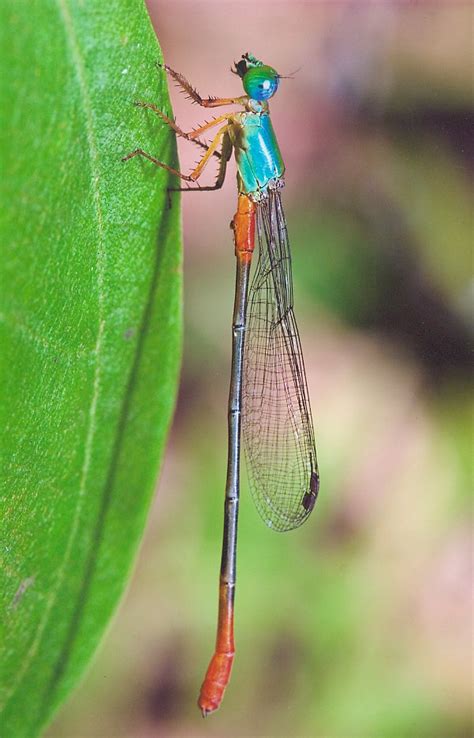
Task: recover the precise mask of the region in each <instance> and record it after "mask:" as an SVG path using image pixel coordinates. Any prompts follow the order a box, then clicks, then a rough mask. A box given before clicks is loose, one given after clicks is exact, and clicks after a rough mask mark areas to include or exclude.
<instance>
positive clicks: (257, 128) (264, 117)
mask: <svg viewBox="0 0 474 738" xmlns="http://www.w3.org/2000/svg"><path fill="white" fill-rule="evenodd" d="M235 118H237V121H236V124H235V125H234V126H233V130H232V131H231V134H230V135H231V140H232V143H233V145H234V149H235V158H236V160H237V168H238V170H239V188H240V190H241V192H243V193H245V194H252V195H254V197H255V199H259V198H260V197H262V196H264V195H265V193H266V191H267V189H268V187H269V186H271V185H272V184H276V183H277V181H278V180H279V179H280V178H281V177H283V174H284V171H285V165H284V164H283V159H282V158H281V153H280V149H279V148H278V143H277V140H276V136H275V132H274V130H273V126H272V124H271V121H270V116H269V114H268V113H267V112H258V113H253V112H247V111H246V112H244V113H240V114H238V115H236V116H235Z"/></svg>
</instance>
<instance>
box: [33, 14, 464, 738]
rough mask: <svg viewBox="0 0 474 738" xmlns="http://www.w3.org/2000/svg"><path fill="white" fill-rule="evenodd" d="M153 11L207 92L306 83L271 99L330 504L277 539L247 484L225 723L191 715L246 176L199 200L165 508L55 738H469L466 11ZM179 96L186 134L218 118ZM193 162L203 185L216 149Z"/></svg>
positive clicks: (160, 31)
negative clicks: (258, 62) (252, 63)
mask: <svg viewBox="0 0 474 738" xmlns="http://www.w3.org/2000/svg"><path fill="white" fill-rule="evenodd" d="M149 8H150V13H151V16H152V19H153V23H154V26H155V28H156V31H157V35H158V38H159V40H160V43H161V45H162V48H163V53H164V55H165V59H166V61H167V63H169V64H170V65H171V66H172V67H174V68H175V69H177V70H179V71H181V72H182V73H183V74H184V75H185V76H187V77H188V78H189V80H190V81H191V82H192V83H193V85H195V86H196V87H197V89H198V90H199V91H200V92H201V93H203V94H205V95H208V94H214V95H219V96H220V95H223V96H227V95H236V94H241V87H240V80H239V79H238V78H237V77H235V76H233V75H232V74H230V71H229V69H230V66H231V64H232V62H233V61H234V60H238V59H239V57H240V55H241V54H242V52H246V51H250V52H252V53H254V54H255V55H256V56H257V57H258V58H260V59H263V60H264V61H265V62H266V63H268V64H270V65H272V66H274V67H275V68H276V69H277V70H278V71H279V72H280V73H282V74H290V73H291V72H293V71H294V70H295V69H298V71H297V72H296V73H295V75H294V79H292V80H283V81H282V84H281V87H280V90H279V92H278V94H277V96H276V98H275V99H274V100H272V105H271V108H272V117H273V120H274V126H275V129H276V131H277V135H278V137H279V141H280V146H281V149H282V153H283V156H284V158H285V161H286V166H287V176H286V182H287V186H286V188H285V191H284V193H283V194H284V203H285V205H286V210H287V216H288V223H289V232H290V238H291V243H292V249H293V261H294V278H295V295H296V300H295V301H296V313H297V318H298V321H299V325H300V331H301V337H302V341H303V347H304V350H305V358H306V367H307V373H308V382H309V388H310V394H311V398H312V405H313V414H314V420H315V425H316V433H317V444H318V450H319V459H320V467H321V478H322V485H321V495H320V501H319V502H318V505H317V507H316V510H315V512H314V513H313V516H312V517H311V519H310V521H309V522H308V523H307V524H306V525H305V526H304V527H303V528H301V529H299V530H298V531H295V532H293V533H289V534H286V535H278V534H275V533H273V532H272V531H269V530H267V529H266V528H265V526H264V525H263V524H262V523H261V521H260V519H259V518H258V515H257V513H256V512H255V510H254V508H253V503H252V501H251V499H250V497H249V493H248V490H247V486H246V478H245V472H244V473H243V480H244V489H243V495H242V496H243V499H242V505H241V517H240V540H239V565H238V575H239V581H238V589H237V600H236V607H237V623H236V640H237V656H236V661H235V666H234V672H233V678H232V682H231V686H230V688H229V689H228V692H227V695H226V698H225V701H224V704H223V707H222V708H221V710H220V711H219V712H218V713H217V714H216V715H213V716H211V717H209V718H208V719H207V720H206V721H203V720H202V719H201V717H200V715H199V712H198V709H197V707H196V705H195V701H196V698H197V693H198V689H199V686H200V682H201V679H202V677H203V674H204V671H205V669H206V667H207V662H208V659H209V657H210V655H211V651H212V647H213V641H214V635H215V618H216V605H217V581H218V567H219V557H220V546H221V526H222V522H221V519H222V508H223V490H224V479H225V462H226V445H225V441H226V402H227V392H228V381H229V378H228V375H229V366H230V320H231V310H232V301H233V283H234V257H233V252H232V239H231V233H230V231H229V222H230V220H231V217H232V215H233V212H234V209H235V201H236V196H235V178H234V172H235V167H234V165H233V166H232V168H231V169H230V173H229V176H228V180H227V182H226V185H225V187H224V189H223V190H222V191H221V192H217V193H201V194H200V193H197V194H194V193H193V194H189V195H185V196H184V197H183V211H184V243H185V262H184V274H185V320H186V330H185V347H184V363H183V373H182V382H181V390H180V395H179V401H178V407H177V413H176V417H175V421H174V426H173V430H172V434H171V438H170V443H169V447H168V451H167V456H166V462H165V466H164V471H163V474H162V478H161V481H160V485H159V491H158V494H157V497H156V501H155V504H154V507H153V510H152V514H151V519H150V523H149V525H148V530H147V535H146V538H145V543H144V546H143V548H142V550H141V555H140V558H139V561H138V565H137V568H136V571H135V576H134V578H133V581H132V584H131V586H130V588H129V591H128V594H127V596H126V598H125V600H124V602H123V603H122V606H121V608H120V611H119V614H118V616H117V617H116V619H115V622H114V623H113V625H112V627H111V628H110V631H109V633H108V636H107V638H106V640H105V642H104V644H103V646H102V648H101V650H100V653H99V655H98V658H97V659H96V661H95V663H94V666H93V668H92V669H91V670H90V671H89V673H88V675H87V677H86V679H85V680H84V682H83V684H82V686H81V687H80V689H79V690H78V691H77V692H76V693H75V695H74V696H73V697H72V699H71V700H70V701H69V703H68V704H67V705H66V707H65V709H64V710H63V711H62V712H61V714H60V715H59V716H58V718H57V720H56V722H55V724H54V725H53V726H52V728H51V729H50V730H49V732H48V735H49V736H50V738H52V736H55V737H58V736H61V737H64V738H82V737H83V736H84V737H85V736H88V737H89V738H95V737H97V738H98V737H99V736H100V737H101V738H122V737H123V738H125V737H127V738H149V737H151V736H166V737H168V736H169V737H171V738H172V737H174V736H186V737H188V736H196V737H200V736H219V737H223V736H232V737H234V738H240V737H242V738H243V737H246V738H254V737H257V736H269V737H271V738H273V737H275V738H278V737H280V736H282V737H283V736H286V737H288V736H290V737H291V738H293V737H295V738H296V737H299V736H304V737H313V736H314V737H315V738H323V737H324V738H349V737H350V738H352V737H353V738H359V737H360V738H391V737H393V738H401V737H402V736H407V738H408V737H410V738H420V737H422V736H427V737H428V736H429V738H437V737H438V736H439V737H440V738H441V737H443V738H457V737H459V738H461V737H462V738H464V737H465V738H467V737H468V736H470V735H471V734H472V729H471V723H470V712H471V678H472V674H471V640H470V638H471V636H470V630H471V626H472V610H471V609H470V604H469V603H470V588H471V555H470V550H471V542H470V533H469V523H468V515H469V511H470V501H469V494H470V487H471V483H472V467H471V442H472V425H471V414H470V409H469V398H470V395H469V393H468V377H469V363H470V356H471V354H470V349H469V338H470V328H469V316H470V315H472V295H473V290H472V281H471V276H470V273H469V272H470V256H469V249H470V238H471V228H472V219H471V211H470V191H471V182H472V173H473V171H472V158H471V155H472V150H471V147H472V107H471V106H472V98H471V85H472V73H471V65H472V36H471V32H472V12H473V10H472V5H471V4H470V3H458V2H449V1H448V0H447V1H446V2H444V3H442V2H441V3H429V2H426V3H423V2H418V3H416V2H413V3H409V2H407V3H395V2H373V3H371V2H347V3H344V2H305V3H303V2H264V1H263V0H260V1H257V2H224V1H221V2H180V1H177V0H175V1H174V2H171V1H168V2H159V1H158V0H155V1H152V0H150V2H149ZM171 92H172V98H173V103H174V112H175V115H176V117H177V120H178V123H180V124H181V125H182V126H183V127H184V128H185V129H189V128H191V127H192V126H193V125H197V124H199V123H200V122H202V121H203V120H205V119H206V111H203V110H201V109H199V108H198V107H197V106H195V105H191V104H190V103H189V102H187V101H186V100H185V99H184V97H183V96H181V95H179V94H177V92H176V91H175V90H173V89H172V91H171ZM124 115H125V111H124ZM207 117H209V115H208V116H207ZM156 125H160V124H159V122H158V121H156ZM137 143H138V142H137ZM180 146H181V145H180ZM180 152H181V165H182V168H183V170H184V171H187V170H188V169H189V168H190V167H191V166H192V164H193V162H194V161H195V159H196V150H195V149H194V147H192V146H191V145H190V144H187V145H186V146H184V145H183V146H181V148H180ZM197 153H198V154H199V151H197ZM209 178H210V179H211V180H212V175H211V174H209Z"/></svg>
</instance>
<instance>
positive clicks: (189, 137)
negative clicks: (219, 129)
mask: <svg viewBox="0 0 474 738" xmlns="http://www.w3.org/2000/svg"><path fill="white" fill-rule="evenodd" d="M134 105H136V107H137V108H146V109H148V110H151V111H153V113H155V114H156V115H157V116H158V117H159V118H161V120H162V121H164V122H165V123H166V125H168V126H169V127H170V128H171V129H172V130H173V131H174V132H175V133H176V135H177V136H180V137H181V138H184V139H186V141H191V143H195V144H197V145H198V146H200V147H201V148H203V149H206V151H207V148H208V145H207V144H206V143H205V142H204V141H200V140H199V138H198V136H199V135H200V134H201V133H204V131H207V130H208V129H209V128H212V127H213V126H217V125H219V123H223V122H224V121H225V120H228V118H229V116H228V115H219V116H218V117H217V118H213V119H212V120H211V121H208V122H207V121H206V123H205V124H204V125H203V126H199V127H198V128H195V129H194V130H192V131H189V132H188V133H187V132H186V131H183V130H182V128H180V127H179V126H178V125H177V123H176V121H175V120H173V119H172V118H169V117H168V116H167V115H166V113H163V111H162V110H160V109H159V108H158V107H157V106H156V105H154V103H148V102H144V101H142V100H136V101H135V102H134ZM214 155H215V156H217V157H218V158H219V157H220V154H219V152H218V151H215V152H214Z"/></svg>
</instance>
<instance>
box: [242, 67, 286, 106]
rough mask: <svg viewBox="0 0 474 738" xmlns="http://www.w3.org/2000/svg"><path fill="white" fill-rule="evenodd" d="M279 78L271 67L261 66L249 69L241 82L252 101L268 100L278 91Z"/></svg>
mask: <svg viewBox="0 0 474 738" xmlns="http://www.w3.org/2000/svg"><path fill="white" fill-rule="evenodd" d="M279 81H280V76H279V74H278V72H276V71H275V70H274V69H273V68H272V67H267V66H265V65H262V66H260V67H253V68H250V69H249V70H248V71H247V73H246V74H245V76H244V78H243V80H242V82H243V85H244V90H245V92H246V93H247V95H248V96H249V97H251V98H252V100H268V98H270V97H272V95H274V94H275V92H276V91H277V89H278V83H279Z"/></svg>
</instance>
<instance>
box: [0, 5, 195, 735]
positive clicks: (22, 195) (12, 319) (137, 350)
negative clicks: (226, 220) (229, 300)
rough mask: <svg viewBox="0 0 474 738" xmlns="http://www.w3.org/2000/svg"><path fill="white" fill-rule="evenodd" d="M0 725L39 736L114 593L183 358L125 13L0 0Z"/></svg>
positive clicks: (149, 94)
mask: <svg viewBox="0 0 474 738" xmlns="http://www.w3.org/2000/svg"><path fill="white" fill-rule="evenodd" d="M1 12H2V18H1V28H2V30H1V31H0V33H1V36H2V49H3V55H4V62H5V63H4V70H6V72H5V73H4V74H2V83H1V84H2V120H1V130H2V145H1V152H2V182H3V184H2V189H3V198H2V201H3V204H4V207H3V212H2V216H1V223H0V236H1V244H2V259H1V262H0V277H1V283H2V298H1V311H0V330H1V339H0V340H1V349H2V350H1V360H0V361H1V384H0V392H1V394H2V398H1V406H2V417H1V426H0V436H1V448H2V455H3V463H2V468H3V475H2V476H3V479H2V487H3V490H2V510H1V523H0V525H1V545H2V564H1V584H0V607H1V629H2V630H1V634H0V635H1V645H0V709H1V717H0V722H1V725H2V729H1V732H2V736H5V737H8V738H18V737H23V736H35V735H37V734H38V733H39V732H40V730H41V728H42V727H43V726H44V725H45V724H46V723H47V721H48V720H49V719H50V717H51V715H52V713H53V712H54V710H55V709H56V707H57V706H58V705H59V704H60V703H61V701H62V700H63V699H64V697H65V696H66V694H67V693H68V692H69V691H70V689H71V687H72V686H73V685H74V683H75V682H76V681H77V680H78V678H79V676H80V675H81V673H82V672H83V670H84V668H85V666H86V665H87V663H88V662H89V661H90V659H91V656H92V654H93V653H94V651H95V649H96V647H97V644H98V642H99V640H100V638H101V636H102V634H103V632H104V629H105V627H106V625H107V623H108V621H109V619H110V617H111V614H112V612H113V610H114V608H115V607H116V605H117V602H118V600H119V598H120V596H121V594H122V592H123V590H124V587H125V584H126V580H127V576H128V575H129V573H130V569H131V565H132V562H133V559H134V556H135V554H136V551H137V547H138V543H139V541H140V538H141V535H142V532H143V528H144V524H145V520H146V514H147V511H148V507H149V504H150V500H151V496H152V493H153V489H154V485H155V481H156V476H157V471H158V464H159V460H160V457H161V455H162V452H163V447H164V443H165V439H166V433H167V430H168V427H169V423H170V419H171V414H172V410H173V406H174V401H175V394H176V387H177V377H178V371H179V360H180V350H181V250H180V214H179V201H178V200H175V199H174V198H173V207H171V208H170V207H169V202H168V197H167V193H166V187H167V185H168V176H167V174H166V172H164V171H161V170H159V169H157V168H154V167H152V165H150V164H148V163H147V164H143V163H142V162H140V160H139V159H134V160H131V161H129V162H127V163H125V164H124V163H122V162H121V161H120V159H121V157H122V156H123V155H124V154H126V153H128V152H129V151H131V150H133V149H134V148H136V147H137V146H140V147H143V148H144V149H146V150H148V151H150V152H151V153H153V154H154V155H155V156H157V157H158V158H160V159H163V160H165V161H168V162H170V163H171V164H174V165H176V150H175V143H174V137H173V135H172V134H171V133H170V131H169V130H167V128H166V127H165V126H164V125H162V124H160V122H159V121H158V119H156V118H155V117H154V116H152V114H151V113H149V111H144V110H141V109H137V108H134V106H133V101H134V100H135V99H137V98H139V99H145V100H150V101H153V102H155V103H157V104H158V106H159V107H162V108H164V109H165V110H166V111H167V112H168V113H169V112H170V106H169V99H168V93H167V86H166V80H165V79H164V76H163V74H162V73H161V72H160V71H158V70H157V69H156V67H155V61H156V60H157V59H159V58H161V57H160V51H159V48H158V45H157V42H156V38H155V35H154V32H153V30H152V28H151V25H150V22H149V18H148V15H147V12H146V10H145V7H144V5H143V3H142V2H141V0H121V1H119V0H110V1H109V2H107V3H103V2H100V1H99V0H88V2H87V3H84V2H80V0H57V1H56V2H53V1H52V0H34V2H26V1H25V0H21V1H20V2H18V1H15V0H8V1H7V2H4V3H3V4H2V11H1Z"/></svg>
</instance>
